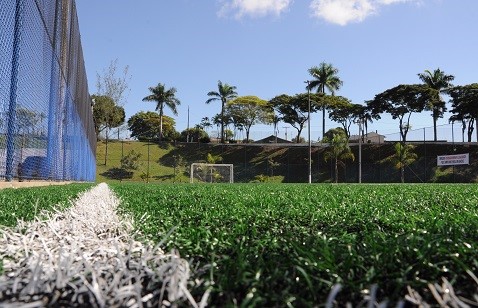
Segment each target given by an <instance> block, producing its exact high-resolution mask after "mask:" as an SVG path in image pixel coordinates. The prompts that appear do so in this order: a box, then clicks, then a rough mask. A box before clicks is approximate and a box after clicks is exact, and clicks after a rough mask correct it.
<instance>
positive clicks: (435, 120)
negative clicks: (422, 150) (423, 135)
mask: <svg viewBox="0 0 478 308" xmlns="http://www.w3.org/2000/svg"><path fill="white" fill-rule="evenodd" d="M437 119H438V115H437V114H436V111H435V109H433V141H435V142H437Z"/></svg>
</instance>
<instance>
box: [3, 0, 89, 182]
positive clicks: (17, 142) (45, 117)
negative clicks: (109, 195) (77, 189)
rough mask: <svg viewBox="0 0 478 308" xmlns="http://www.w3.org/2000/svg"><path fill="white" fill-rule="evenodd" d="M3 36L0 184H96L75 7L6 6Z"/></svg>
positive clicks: (23, 0)
mask: <svg viewBox="0 0 478 308" xmlns="http://www.w3.org/2000/svg"><path fill="white" fill-rule="evenodd" d="M0 29H1V31H0V112H1V117H0V178H3V179H6V180H8V181H10V180H12V179H14V178H18V179H44V180H55V181H68V180H76V181H93V180H94V179H95V173H96V163H95V151H96V136H95V133H94V125H93V117H92V110H91V99H90V97H89V94H88V85H87V78H86V71H85V65H84V59H83V53H82V46H81V41H80V32H79V26H78V17H77V13H76V6H75V1H74V0H1V1H0Z"/></svg>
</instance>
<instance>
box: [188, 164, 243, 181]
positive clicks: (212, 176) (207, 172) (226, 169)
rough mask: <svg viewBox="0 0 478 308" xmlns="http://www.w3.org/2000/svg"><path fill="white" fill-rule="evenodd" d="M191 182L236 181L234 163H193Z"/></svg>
mask: <svg viewBox="0 0 478 308" xmlns="http://www.w3.org/2000/svg"><path fill="white" fill-rule="evenodd" d="M189 182H190V183H234V165H233V164H206V163H192V164H191V173H190V180H189Z"/></svg>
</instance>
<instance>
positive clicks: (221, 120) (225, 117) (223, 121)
mask: <svg viewBox="0 0 478 308" xmlns="http://www.w3.org/2000/svg"><path fill="white" fill-rule="evenodd" d="M211 120H212V123H213V124H215V125H216V127H217V128H221V129H222V128H223V125H224V131H223V132H222V133H223V135H224V139H225V140H229V138H230V137H231V136H233V135H234V134H230V135H229V134H228V131H229V130H228V129H227V127H228V126H229V125H230V124H234V121H233V118H232V116H231V114H230V113H229V112H228V109H227V108H226V109H225V110H224V113H223V114H221V113H218V114H216V115H215V116H213V117H212V119H211ZM220 132H221V131H219V133H220ZM218 138H219V139H220V138H221V136H219V135H218Z"/></svg>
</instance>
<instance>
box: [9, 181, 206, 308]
mask: <svg viewBox="0 0 478 308" xmlns="http://www.w3.org/2000/svg"><path fill="white" fill-rule="evenodd" d="M72 202H73V204H72V207H71V208H69V209H68V210H66V211H63V212H59V211H58V212H55V213H49V214H45V213H43V214H42V215H40V216H42V217H44V219H40V218H38V219H37V220H36V221H33V222H27V223H25V222H22V221H19V223H18V225H17V226H16V227H15V228H8V229H3V230H0V260H3V267H4V274H3V275H2V276H1V277H0V307H13V306H16V305H18V304H23V305H24V304H25V303H29V305H28V306H29V307H37V306H38V307H39V306H45V305H60V306H64V305H71V304H73V303H76V305H85V304H86V305H88V306H92V307H111V306H123V307H124V306H126V307H142V306H152V305H155V306H158V305H162V306H169V305H173V304H174V303H175V302H176V301H178V300H183V301H184V300H186V301H188V304H189V305H191V306H198V305H197V304H196V303H195V302H194V300H193V298H192V296H191V294H189V291H188V288H187V287H188V279H189V275H190V271H189V264H188V262H187V261H185V260H184V259H181V258H180V257H179V255H178V253H176V252H172V253H169V254H165V253H164V252H163V251H162V250H161V249H160V248H158V247H154V246H153V245H152V244H151V243H143V242H139V241H136V240H135V239H134V238H132V233H133V220H132V219H131V218H128V217H123V216H122V217H119V216H118V215H117V214H116V208H117V206H118V205H119V202H120V201H119V199H118V198H117V197H116V196H115V194H114V193H113V192H112V191H111V190H110V189H109V187H108V185H107V184H105V183H102V184H99V185H97V186H95V187H94V188H93V189H91V190H90V191H87V192H85V193H83V194H82V195H80V196H79V198H78V199H77V200H75V201H72ZM205 296H206V297H207V294H205ZM201 302H202V301H201ZM204 302H206V301H204Z"/></svg>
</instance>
